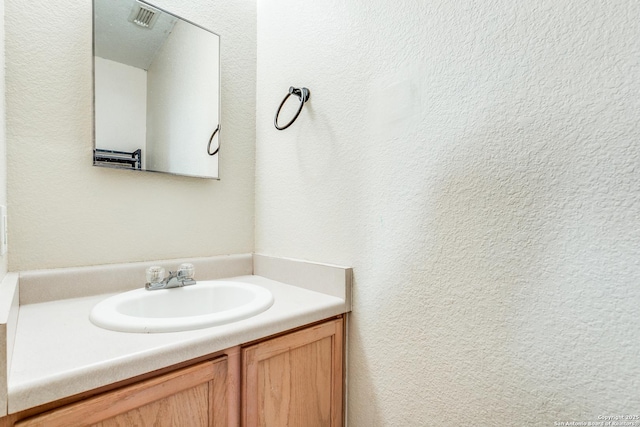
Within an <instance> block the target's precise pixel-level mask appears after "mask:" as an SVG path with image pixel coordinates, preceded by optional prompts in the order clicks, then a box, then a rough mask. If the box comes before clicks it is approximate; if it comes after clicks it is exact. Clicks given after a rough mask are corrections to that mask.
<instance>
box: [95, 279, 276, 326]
mask: <svg viewBox="0 0 640 427" xmlns="http://www.w3.org/2000/svg"><path fill="white" fill-rule="evenodd" d="M220 287H232V288H239V289H243V290H249V291H251V292H252V293H253V294H254V296H253V298H252V299H251V300H250V301H249V302H247V303H245V304H242V305H239V306H236V307H232V308H229V309H226V310H220V311H216V312H212V313H208V314H199V315H194V316H179V317H145V316H132V315H128V314H123V313H121V312H119V311H118V306H119V305H120V304H122V303H124V302H127V301H131V300H133V299H144V295H149V296H153V297H156V298H157V297H158V296H160V295H167V298H170V295H171V292H182V293H193V294H195V295H196V296H197V294H198V293H200V292H202V289H207V290H211V289H213V290H215V288H220ZM273 303H274V298H273V294H272V293H271V291H269V290H268V289H266V288H264V287H262V286H259V285H255V284H252V283H246V282H234V281H224V280H202V281H198V282H197V283H196V284H195V285H191V286H185V287H182V288H174V289H159V290H154V291H148V290H146V289H144V288H138V289H134V290H131V291H127V292H122V293H119V294H116V295H112V296H110V297H107V298H105V299H103V300H101V301H100V302H98V303H97V304H96V305H95V306H94V307H93V308H92V310H91V313H90V315H89V320H90V321H91V323H93V324H94V325H95V326H97V327H100V328H102V329H108V330H112V331H116V332H137V333H156V332H180V331H189V330H196V329H203V328H208V327H212V326H220V325H226V324H230V323H233V322H237V321H240V320H244V319H248V318H250V317H253V316H255V315H258V314H260V313H262V312H264V311H266V310H268V309H269V308H270V307H271V306H272V305H273Z"/></svg>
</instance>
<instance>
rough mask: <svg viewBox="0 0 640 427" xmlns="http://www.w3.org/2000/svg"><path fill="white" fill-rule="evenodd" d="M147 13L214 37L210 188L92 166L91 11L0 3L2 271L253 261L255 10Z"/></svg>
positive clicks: (242, 6) (223, 6) (166, 2)
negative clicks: (5, 264)
mask: <svg viewBox="0 0 640 427" xmlns="http://www.w3.org/2000/svg"><path fill="white" fill-rule="evenodd" d="M155 3H156V4H157V5H158V6H160V7H163V8H166V9H170V10H172V11H174V12H175V13H176V14H178V15H180V16H183V17H184V18H186V19H188V20H190V21H192V22H197V23H199V24H201V25H203V26H206V27H208V28H211V29H215V30H216V31H217V32H219V34H221V37H222V48H221V57H222V58H221V61H222V76H221V78H222V94H221V96H222V105H223V107H224V112H223V114H222V124H221V127H222V144H223V146H222V148H221V150H220V177H221V181H215V180H202V179H195V178H187V177H176V176H170V175H164V174H151V173H148V174H139V173H135V172H129V171H120V170H109V169H105V168H97V167H93V166H91V153H92V67H91V62H92V60H91V55H92V47H91V43H92V42H91V40H92V34H91V20H92V6H91V2H90V1H82V2H78V1H72V0H61V1H57V2H56V3H55V5H51V6H50V7H43V4H41V3H34V2H30V3H25V2H22V1H18V0H8V1H7V2H6V21H5V25H6V41H7V45H6V63H7V70H6V74H7V95H6V97H7V146H8V147H7V148H8V155H7V157H8V193H9V194H8V198H9V215H10V218H11V235H12V241H11V253H10V258H9V269H10V270H13V271H16V270H27V269H36V268H51V267H65V266H77V265H90V264H104V263H114V262H127V261H139V260H146V259H163V258H175V257H188V256H204V255H215V254H225V253H244V252H250V251H251V250H252V249H253V242H254V219H253V212H254V160H255V159H254V141H255V125H254V123H255V96H254V94H255V66H256V65H255V61H256V58H255V54H256V27H255V26H256V4H255V2H254V1H250V0H234V1H231V2H214V3H212V2H207V1H187V0H171V1H170V0H159V1H156V2H155Z"/></svg>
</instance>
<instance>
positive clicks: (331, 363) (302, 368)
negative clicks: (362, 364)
mask: <svg viewBox="0 0 640 427" xmlns="http://www.w3.org/2000/svg"><path fill="white" fill-rule="evenodd" d="M342 350H343V320H342V319H341V318H340V319H335V320H331V321H328V322H325V323H321V324H318V325H315V326H311V327H308V328H306V329H303V330H300V331H297V332H292V333H289V334H287V335H283V336H280V337H276V338H273V339H270V340H266V341H262V342H259V343H257V344H255V345H252V346H248V347H245V348H243V350H242V356H243V359H242V424H243V426H244V427H258V426H259V427H263V426H264V427H286V426H289V427H296V426H305V427H341V426H342V419H343V410H342V406H343V405H342V391H343V369H342Z"/></svg>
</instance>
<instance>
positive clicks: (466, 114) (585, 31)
mask: <svg viewBox="0 0 640 427" xmlns="http://www.w3.org/2000/svg"><path fill="white" fill-rule="evenodd" d="M638 16H640V4H639V3H638V2H636V1H635V0H618V1H612V0H608V1H602V2H586V3H585V2H582V1H578V0H563V1H546V0H545V1H536V2H529V1H520V0H518V1H515V2H514V1H506V0H504V1H497V0H494V1H486V2H473V1H463V0H455V1H451V0H441V1H430V2H415V1H410V0H400V1H396V2H388V1H385V0H373V1H372V0H366V1H365V0H350V1H348V2H342V1H337V0H328V1H322V2H299V1H295V0H261V1H259V2H258V75H257V81H258V91H257V146H256V165H257V166H256V251H257V252H260V253H265V254H269V255H277V256H291V257H299V258H305V259H310V260H316V261H325V262H332V263H339V264H346V265H352V266H354V268H355V290H354V313H353V316H352V318H351V319H352V322H351V326H350V331H349V332H350V344H349V351H350V356H349V360H350V362H349V375H350V379H349V422H350V425H351V426H422V425H439V426H460V425H476V426H481V425H482V426H489V425H493V426H497V425H500V426H502V425H514V426H515V425H518V426H521V425H531V426H542V425H545V426H546V425H554V424H553V422H554V421H557V422H561V421H572V420H574V421H597V417H598V416H599V415H602V416H607V415H616V414H625V413H630V414H637V413H638V412H639V411H640V393H638V390H640V364H639V363H638V360H639V358H640V317H639V313H640V311H639V309H638V307H639V306H640V287H639V286H638V284H639V283H640V263H639V260H640V189H639V185H640V184H639V183H640V163H639V161H640V145H639V144H638V140H639V138H640V125H639V124H638V112H639V111H640V96H639V92H640V44H639V43H638V40H640V20H638V19H637V18H638ZM290 85H296V86H298V85H299V86H308V87H309V88H310V89H311V100H310V103H309V104H308V105H307V106H306V107H305V110H304V111H303V113H302V114H301V116H300V118H299V119H298V121H297V122H296V123H295V124H294V125H293V126H292V127H291V128H289V129H288V130H286V131H283V132H278V131H276V130H275V129H274V127H273V124H272V120H273V114H274V113H275V110H276V108H277V106H278V104H279V102H280V100H281V99H282V97H283V96H284V95H285V94H286V91H287V88H288V87H289V86H290Z"/></svg>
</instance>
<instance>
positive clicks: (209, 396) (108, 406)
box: [15, 357, 228, 427]
mask: <svg viewBox="0 0 640 427" xmlns="http://www.w3.org/2000/svg"><path fill="white" fill-rule="evenodd" d="M226 377H227V360H226V357H225V358H222V359H218V360H213V361H208V362H204V363H200V364H198V365H195V366H191V367H188V368H185V369H180V370H177V371H174V372H171V373H169V374H165V375H161V376H159V377H155V378H151V379H149V380H145V381H142V382H140V383H137V384H134V385H131V386H128V387H124V388H121V389H118V390H115V391H112V392H107V393H104V394H101V395H99V396H97V397H93V398H89V399H86V400H83V401H80V402H77V403H74V404H71V405H67V406H63V407H61V408H58V409H54V410H52V411H49V412H45V413H44V414H41V415H37V416H35V417H32V418H28V419H25V420H23V421H19V422H17V423H16V424H15V426H16V427H35V426H42V427H58V426H59V427H71V426H95V427H125V426H126V427H129V426H155V427H174V426H189V427H192V426H193V427H200V426H202V427H222V426H225V427H226V426H227V416H228V414H227V405H226V396H227V393H226Z"/></svg>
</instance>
